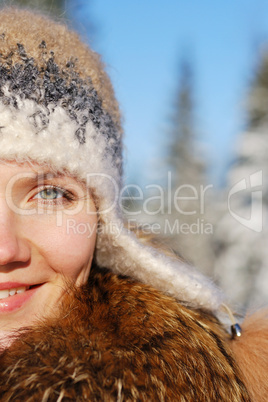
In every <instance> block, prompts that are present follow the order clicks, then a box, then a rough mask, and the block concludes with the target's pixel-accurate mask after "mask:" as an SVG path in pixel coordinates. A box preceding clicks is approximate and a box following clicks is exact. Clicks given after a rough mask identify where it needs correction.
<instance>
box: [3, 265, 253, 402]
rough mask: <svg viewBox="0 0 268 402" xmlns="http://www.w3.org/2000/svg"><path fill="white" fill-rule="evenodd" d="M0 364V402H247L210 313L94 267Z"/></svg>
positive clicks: (223, 337) (224, 336) (224, 339)
mask: <svg viewBox="0 0 268 402" xmlns="http://www.w3.org/2000/svg"><path fill="white" fill-rule="evenodd" d="M60 317H61V319H60V320H59V318H58V317H54V318H52V319H50V320H46V321H45V322H43V323H40V324H38V326H36V327H35V328H33V329H30V330H25V331H24V332H23V333H22V334H20V336H19V337H18V338H17V340H15V341H14V342H13V344H12V346H11V347H10V348H9V349H8V350H6V351H5V352H3V354H2V355H1V357H0V363H1V373H0V395H1V396H0V400H1V401H20V402H21V401H28V402H31V401H32V402H33V401H38V402H39V401H58V402H59V401H118V402H119V401H121V402H122V401H144V402H145V401H197V400H198V401H216V400H221V401H228V402H229V401H231V400H237V401H240V400H241V401H242V400H243V401H249V397H248V394H247V391H246V389H245V387H244V385H243V383H242V381H241V379H240V375H239V372H238V369H237V367H236V365H235V363H234V361H233V359H232V356H231V352H230V350H229V348H228V344H227V338H228V335H227V333H226V332H225V331H224V329H223V328H222V327H221V325H220V324H219V322H218V321H217V319H216V318H215V317H214V316H212V315H211V314H210V313H207V312H205V311H200V310H192V309H188V308H187V307H185V306H183V305H181V304H179V303H178V302H177V301H176V300H175V299H173V298H171V297H168V296H166V295H164V294H162V293H160V292H158V291H156V290H154V289H153V288H151V287H149V286H146V285H143V284H140V283H137V282H134V281H133V280H131V279H129V278H126V277H122V276H117V275H114V274H112V273H110V272H109V271H106V270H103V269H102V270H100V269H98V268H96V267H94V268H93V269H92V271H91V274H90V277H89V281H88V284H87V285H86V286H84V287H83V288H82V289H81V290H79V291H75V292H74V293H72V292H69V295H68V296H66V297H65V299H64V301H63V305H62V307H61V308H60Z"/></svg>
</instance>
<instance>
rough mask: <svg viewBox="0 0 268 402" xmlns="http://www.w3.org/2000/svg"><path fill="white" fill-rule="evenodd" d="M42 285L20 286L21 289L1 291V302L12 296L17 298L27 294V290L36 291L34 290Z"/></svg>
mask: <svg viewBox="0 0 268 402" xmlns="http://www.w3.org/2000/svg"><path fill="white" fill-rule="evenodd" d="M40 285H41V284H38V285H31V286H19V287H16V288H10V289H3V290H0V300H2V299H6V298H8V297H11V296H15V295H19V294H22V293H25V292H26V291H27V290H30V289H34V288H36V287H38V286H40Z"/></svg>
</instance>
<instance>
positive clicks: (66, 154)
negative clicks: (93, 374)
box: [0, 9, 221, 310]
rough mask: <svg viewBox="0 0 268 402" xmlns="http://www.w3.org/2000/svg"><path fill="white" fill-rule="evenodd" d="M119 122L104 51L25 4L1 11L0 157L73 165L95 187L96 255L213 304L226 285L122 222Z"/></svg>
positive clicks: (60, 167) (188, 298) (185, 298)
mask: <svg viewBox="0 0 268 402" xmlns="http://www.w3.org/2000/svg"><path fill="white" fill-rule="evenodd" d="M121 141H122V130H121V124H120V113H119V110H118V106H117V102H116V100H115V98H114V93H113V90H112V87H111V83H110V81H109V79H108V77H107V75H106V73H105V72H104V69H103V66H102V63H101V62H100V59H99V56H98V55H96V54H95V53H94V52H93V51H92V50H90V49H89V48H88V47H87V46H85V45H84V44H83V43H81V42H80V40H79V39H78V37H77V35H76V34H74V33H72V32H70V31H68V30H67V28H66V27H65V26H64V25H61V24H58V23H55V22H52V21H51V20H49V19H47V18H44V17H41V16H39V15H35V14H33V13H30V12H26V11H19V10H16V9H4V10H2V12H1V13H0V159H2V160H15V161H18V162H25V161H35V162H37V163H39V164H42V165H43V164H47V165H50V166H52V167H53V168H54V169H56V170H57V171H68V172H69V173H70V174H71V175H73V176H74V177H77V178H78V179H81V180H83V181H84V182H86V183H87V185H88V186H89V187H90V188H92V189H94V194H95V195H96V197H97V200H98V213H99V231H98V236H97V245H96V262H97V264H98V265H99V266H100V267H106V268H109V269H111V270H112V271H113V272H115V273H118V274H125V275H129V276H131V277H133V278H135V279H137V280H140V281H142V282H144V283H147V284H150V285H152V286H154V287H155V288H157V289H159V290H161V291H163V292H165V293H167V294H170V295H172V296H175V297H176V298H177V299H179V300H180V301H182V302H185V303H188V304H189V305H192V306H195V307H201V308H206V309H209V310H216V309H217V308H218V307H219V305H220V304H221V293H220V292H219V291H218V289H217V288H216V287H215V286H214V285H213V284H212V282H210V281H209V280H208V279H207V278H205V277H203V276H202V275H201V274H200V273H198V272H197V271H195V270H194V269H193V268H192V267H190V266H188V265H187V264H185V263H183V262H181V261H178V260H177V259H175V258H172V257H168V256H166V255H163V254H162V253H161V252H160V251H158V250H157V249H155V248H153V247H151V246H149V245H146V244H143V243H142V242H140V241H139V239H138V238H137V237H136V236H135V234H134V233H132V232H130V231H129V230H128V229H126V228H125V227H124V223H123V218H122V214H121V211H120V208H119V203H118V202H117V201H118V199H117V195H118V191H119V190H120V188H121V186H122V143H121Z"/></svg>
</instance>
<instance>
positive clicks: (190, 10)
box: [67, 0, 268, 184]
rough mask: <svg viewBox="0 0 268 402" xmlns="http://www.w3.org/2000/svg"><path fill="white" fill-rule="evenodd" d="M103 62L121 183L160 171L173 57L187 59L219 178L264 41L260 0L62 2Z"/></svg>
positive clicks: (264, 10) (266, 17) (267, 22)
mask: <svg viewBox="0 0 268 402" xmlns="http://www.w3.org/2000/svg"><path fill="white" fill-rule="evenodd" d="M67 4H68V10H69V14H68V16H69V18H70V17H71V18H72V19H73V20H74V21H75V25H76V28H77V29H78V30H79V31H80V32H81V33H82V35H84V37H86V36H87V25H88V21H92V22H93V23H94V24H95V26H96V34H95V36H94V37H93V38H90V37H89V36H87V39H88V40H89V42H91V44H92V46H93V48H94V49H95V50H97V51H98V52H100V53H101V54H102V56H103V59H104V61H105V63H106V64H107V69H108V72H109V74H110V76H111V78H112V81H113V84H114V87H115V91H116V95H117V98H118V99H119V102H120V105H121V110H122V114H123V117H124V129H125V144H126V149H127V151H126V156H127V164H126V169H125V170H126V180H128V181H132V180H136V181H137V182H138V183H142V184H145V183H147V182H149V181H150V180H153V179H154V175H158V174H159V166H161V163H160V162H159V158H161V157H163V156H164V150H165V146H166V144H167V143H168V138H167V130H166V128H167V125H168V117H169V116H170V114H171V112H172V104H173V101H174V97H175V93H176V89H177V86H178V65H179V61H180V58H181V57H182V56H183V55H184V54H185V52H188V53H189V54H190V55H191V58H192V60H193V67H194V74H195V100H196V114H197V123H198V130H199V133H200V135H201V136H202V138H203V141H204V144H205V146H206V148H207V150H208V155H209V159H210V160H209V162H210V163H211V172H212V179H213V180H219V177H220V174H221V173H222V171H223V169H224V166H226V164H227V163H228V161H229V160H230V158H231V157H232V145H233V143H234V141H235V140H236V139H237V135H238V134H239V133H240V132H241V130H242V129H243V122H244V120H243V118H244V114H243V107H244V99H245V94H246V91H247V85H248V83H249V82H250V79H251V77H252V72H253V70H254V66H255V64H256V60H257V55H258V54H260V52H261V51H262V50H263V49H264V46H265V44H266V43H267V44H268V1H267V0H254V1H252V0H250V1H249V0H202V1H200V0H199V1H197V0H195V1H194V0H168V1H166V0H135V1H126V0H92V1H88V0H68V3H67Z"/></svg>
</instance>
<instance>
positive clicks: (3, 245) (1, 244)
mask: <svg viewBox="0 0 268 402" xmlns="http://www.w3.org/2000/svg"><path fill="white" fill-rule="evenodd" d="M30 256H31V254H30V246H29V244H28V242H27V240H26V239H25V238H24V236H23V234H22V233H21V230H20V224H19V223H18V222H17V219H16V217H14V216H13V213H12V212H10V211H7V210H5V211H1V212H0V267H1V266H4V265H7V264H10V263H14V262H21V263H25V262H27V261H29V259H30Z"/></svg>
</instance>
